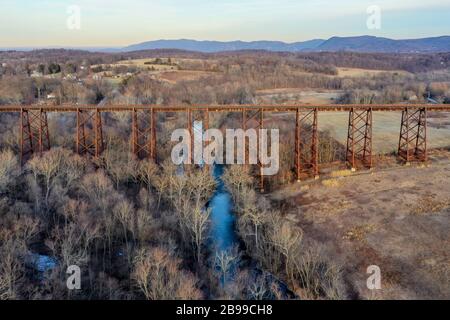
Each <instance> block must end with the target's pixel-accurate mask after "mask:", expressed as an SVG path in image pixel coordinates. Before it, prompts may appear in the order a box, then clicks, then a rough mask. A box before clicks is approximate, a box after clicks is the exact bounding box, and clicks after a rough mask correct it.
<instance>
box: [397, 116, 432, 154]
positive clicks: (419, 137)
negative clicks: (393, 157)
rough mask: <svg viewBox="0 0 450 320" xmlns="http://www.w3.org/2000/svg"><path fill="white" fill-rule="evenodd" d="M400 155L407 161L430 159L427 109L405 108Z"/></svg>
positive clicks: (399, 145) (399, 148)
mask: <svg viewBox="0 0 450 320" xmlns="http://www.w3.org/2000/svg"><path fill="white" fill-rule="evenodd" d="M398 156H399V157H400V159H401V160H403V161H404V162H406V163H409V162H412V161H421V162H426V161H428V153H427V109H425V108H422V109H410V108H405V109H404V110H403V112H402V122H401V128H400V139H399V144H398Z"/></svg>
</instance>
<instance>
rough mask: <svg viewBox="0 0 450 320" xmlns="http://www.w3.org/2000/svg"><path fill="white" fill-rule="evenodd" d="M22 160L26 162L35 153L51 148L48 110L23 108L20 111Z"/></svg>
mask: <svg viewBox="0 0 450 320" xmlns="http://www.w3.org/2000/svg"><path fill="white" fill-rule="evenodd" d="M19 145H20V162H21V164H24V163H25V162H26V161H27V160H28V159H29V158H30V157H31V155H33V154H36V153H38V154H42V152H44V151H47V150H49V149H50V134H49V130H48V121H47V112H45V111H43V110H42V109H40V110H27V109H21V111H20V143H19Z"/></svg>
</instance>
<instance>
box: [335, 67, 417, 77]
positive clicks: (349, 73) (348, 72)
mask: <svg viewBox="0 0 450 320" xmlns="http://www.w3.org/2000/svg"><path fill="white" fill-rule="evenodd" d="M337 70H338V76H339V77H355V78H358V77H364V78H366V77H371V76H376V75H379V74H383V73H385V74H392V75H393V74H396V75H403V76H406V75H412V74H411V73H409V72H407V71H403V70H393V71H390V70H372V69H359V68H337Z"/></svg>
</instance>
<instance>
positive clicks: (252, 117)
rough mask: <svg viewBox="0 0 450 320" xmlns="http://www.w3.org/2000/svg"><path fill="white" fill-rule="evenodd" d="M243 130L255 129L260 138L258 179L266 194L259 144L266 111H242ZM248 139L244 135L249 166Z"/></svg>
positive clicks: (245, 156) (261, 188)
mask: <svg viewBox="0 0 450 320" xmlns="http://www.w3.org/2000/svg"><path fill="white" fill-rule="evenodd" d="M241 111H242V129H243V130H244V132H245V131H246V130H248V129H255V130H256V133H257V138H258V144H257V154H258V164H257V170H258V173H257V175H258V178H259V187H260V191H261V192H264V175H263V164H262V163H261V160H260V155H259V151H260V150H259V149H260V148H259V144H260V142H261V139H262V137H261V130H260V129H264V110H263V109H253V110H248V109H242V110H241ZM246 142H247V141H246V139H245V134H244V141H243V146H244V162H245V163H246V164H248V161H247V160H248V157H247V156H248V154H249V151H250V150H249V149H248V148H247V143H246Z"/></svg>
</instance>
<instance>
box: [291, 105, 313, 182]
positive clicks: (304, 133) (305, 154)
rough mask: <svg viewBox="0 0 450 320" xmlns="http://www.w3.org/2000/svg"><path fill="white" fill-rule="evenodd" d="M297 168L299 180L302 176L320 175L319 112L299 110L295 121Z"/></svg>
mask: <svg viewBox="0 0 450 320" xmlns="http://www.w3.org/2000/svg"><path fill="white" fill-rule="evenodd" d="M295 123H296V125H295V167H296V173H297V180H300V178H301V175H302V174H306V175H308V176H311V175H312V176H314V177H317V176H318V175H319V152H318V147H319V141H318V140H319V135H318V131H317V129H318V111H317V109H313V110H303V109H297V111H296V121H295Z"/></svg>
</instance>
